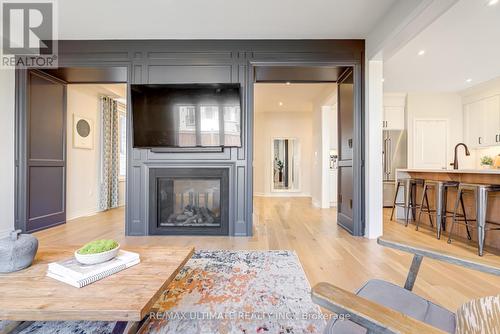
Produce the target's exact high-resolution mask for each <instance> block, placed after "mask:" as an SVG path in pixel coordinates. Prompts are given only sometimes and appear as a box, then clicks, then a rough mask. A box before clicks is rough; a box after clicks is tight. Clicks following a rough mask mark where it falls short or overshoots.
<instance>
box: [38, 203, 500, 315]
mask: <svg viewBox="0 0 500 334" xmlns="http://www.w3.org/2000/svg"><path fill="white" fill-rule="evenodd" d="M254 203H255V208H254V211H255V218H256V219H255V220H256V222H255V224H254V228H255V233H254V236H253V237H193V236H189V237H188V236H150V237H125V234H124V209H123V208H120V209H115V210H110V211H108V212H105V213H101V214H97V215H94V216H90V217H85V218H79V219H76V220H73V221H70V222H68V223H67V224H65V225H61V226H57V227H54V228H51V229H48V230H45V231H41V232H37V233H36V236H37V237H38V238H39V240H40V247H44V246H47V245H61V244H66V245H75V247H76V246H78V245H81V244H83V243H86V242H88V241H91V240H93V239H96V238H114V239H116V240H117V241H118V242H120V243H121V244H122V245H123V246H124V247H126V246H128V245H178V246H187V245H194V246H195V247H196V248H197V249H255V250H266V249H290V250H294V251H295V252H296V253H297V254H298V256H299V258H300V261H301V263H302V265H303V267H304V270H305V272H306V274H307V277H308V279H309V281H310V283H311V285H313V284H315V283H318V282H321V281H326V282H330V283H332V284H335V285H338V286H339V287H341V288H344V289H347V290H352V291H354V290H356V289H357V288H359V287H360V286H361V285H362V284H363V283H364V282H366V281H367V280H368V279H371V278H380V279H385V280H388V281H391V282H393V283H395V284H398V285H403V284H404V281H405V278H406V274H407V271H408V268H409V266H410V263H411V256H410V255H407V254H406V253H402V252H399V251H396V250H392V249H387V248H384V247H382V246H379V245H378V244H377V243H376V241H375V240H368V239H365V238H360V237H352V236H351V235H349V234H348V233H347V232H346V231H344V230H343V229H341V228H339V227H338V226H337V225H336V223H335V221H336V213H335V210H334V209H316V208H313V207H312V205H311V201H310V199H309V198H263V197H256V198H255V202H254ZM389 213H390V212H388V211H385V223H384V234H386V235H393V234H397V235H398V236H400V237H404V238H408V239H409V240H414V241H419V242H423V243H427V244H429V245H432V246H435V247H443V248H446V249H447V250H449V251H453V252H456V253H457V254H460V253H462V254H469V255H470V254H475V251H476V248H475V246H474V245H467V244H464V243H461V242H454V243H453V244H452V245H448V244H447V243H446V240H445V238H443V240H436V239H435V237H434V234H433V232H432V231H426V230H420V231H418V232H417V231H415V229H414V227H413V226H409V227H407V228H405V227H404V226H403V225H402V224H399V223H396V222H391V221H389ZM485 256H491V257H495V255H492V254H486V255H485ZM414 291H415V292H416V293H417V294H419V295H421V296H423V297H425V298H428V299H430V300H432V301H434V302H436V303H438V304H441V305H443V306H444V307H446V308H448V309H450V310H452V311H455V310H456V309H457V307H458V306H459V305H461V304H462V303H464V302H465V301H467V300H469V299H472V298H477V297H480V296H486V295H494V294H499V293H500V277H495V276H491V275H487V274H482V273H477V272H474V271H472V270H468V269H463V268H459V267H456V266H452V265H448V264H443V263H440V262H436V261H433V260H428V259H426V260H424V262H423V264H422V267H421V270H420V274H419V276H418V278H417V281H416V285H415V289H414Z"/></svg>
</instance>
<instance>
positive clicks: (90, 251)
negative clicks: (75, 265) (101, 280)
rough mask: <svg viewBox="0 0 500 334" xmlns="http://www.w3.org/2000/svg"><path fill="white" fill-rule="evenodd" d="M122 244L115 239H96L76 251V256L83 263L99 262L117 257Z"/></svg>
mask: <svg viewBox="0 0 500 334" xmlns="http://www.w3.org/2000/svg"><path fill="white" fill-rule="evenodd" d="M119 249H120V244H119V243H118V242H116V241H115V240H94V241H92V242H89V243H88V244H85V245H84V246H83V247H82V248H80V249H78V250H77V251H75V258H76V260H77V261H78V262H80V263H82V264H97V263H102V262H106V261H109V260H111V259H113V258H115V257H116V255H117V254H118V250H119Z"/></svg>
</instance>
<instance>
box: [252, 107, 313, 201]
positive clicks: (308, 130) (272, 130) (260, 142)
mask: <svg viewBox="0 0 500 334" xmlns="http://www.w3.org/2000/svg"><path fill="white" fill-rule="evenodd" d="M254 122H255V123H254V128H255V132H254V133H255V137H254V161H253V167H254V176H253V178H254V194H255V195H257V196H310V195H311V178H315V177H312V169H311V167H312V166H311V165H312V164H311V158H310V157H311V156H312V112H256V113H255V120H254ZM275 137H290V138H297V139H298V141H299V145H300V166H301V168H300V175H299V178H300V180H299V183H300V192H288V193H285V192H274V193H273V192H271V168H272V160H271V140H272V138H275Z"/></svg>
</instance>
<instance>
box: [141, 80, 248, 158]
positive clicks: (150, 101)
mask: <svg viewBox="0 0 500 334" xmlns="http://www.w3.org/2000/svg"><path fill="white" fill-rule="evenodd" d="M240 90H241V89H240V85H239V84H181V85H178V84H176V85H132V86H131V93H132V94H131V99H132V124H133V146H134V147H135V148H159V147H240V146H241V96H240Z"/></svg>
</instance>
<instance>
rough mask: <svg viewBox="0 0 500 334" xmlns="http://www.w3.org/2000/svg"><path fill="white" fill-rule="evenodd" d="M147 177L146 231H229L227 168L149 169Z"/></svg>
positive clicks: (215, 233) (190, 233)
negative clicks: (148, 195) (147, 217)
mask: <svg viewBox="0 0 500 334" xmlns="http://www.w3.org/2000/svg"><path fill="white" fill-rule="evenodd" d="M149 178H150V179H149V189H150V197H149V198H150V202H149V203H150V204H149V205H150V206H149V234H151V235H153V234H166V235H228V234H229V189H230V188H229V168H215V167H212V168H203V167H199V168H151V169H150V174H149Z"/></svg>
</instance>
